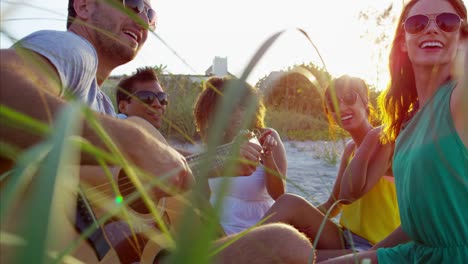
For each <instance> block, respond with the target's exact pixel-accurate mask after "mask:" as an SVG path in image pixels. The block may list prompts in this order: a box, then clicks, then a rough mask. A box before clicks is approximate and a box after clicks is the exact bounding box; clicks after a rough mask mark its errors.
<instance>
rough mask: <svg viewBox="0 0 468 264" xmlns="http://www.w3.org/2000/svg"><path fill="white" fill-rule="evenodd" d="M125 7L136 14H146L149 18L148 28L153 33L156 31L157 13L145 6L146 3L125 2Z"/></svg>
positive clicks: (134, 0) (139, 0) (141, 0)
mask: <svg viewBox="0 0 468 264" xmlns="http://www.w3.org/2000/svg"><path fill="white" fill-rule="evenodd" d="M123 5H124V7H125V8H128V9H130V10H132V11H133V12H135V13H136V14H140V13H142V12H146V16H147V17H148V28H149V29H150V30H151V31H154V30H155V29H156V11H154V9H152V8H149V7H147V6H146V5H145V1H143V0H123Z"/></svg>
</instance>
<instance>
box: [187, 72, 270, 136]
mask: <svg viewBox="0 0 468 264" xmlns="http://www.w3.org/2000/svg"><path fill="white" fill-rule="evenodd" d="M227 87H236V88H237V89H245V90H244V91H242V92H241V93H239V94H241V95H242V96H241V98H240V99H239V100H238V102H239V104H238V105H237V106H236V107H241V108H243V109H247V108H248V107H249V106H247V105H244V104H245V103H247V102H252V101H255V103H256V104H257V105H256V111H255V116H254V118H253V121H252V125H251V127H250V129H254V128H256V129H260V128H264V127H265V121H264V119H265V112H266V108H265V105H264V104H263V101H262V98H261V95H260V91H259V90H258V89H257V88H255V87H253V86H251V85H250V84H248V83H247V82H244V81H241V80H240V79H237V78H235V77H230V76H226V77H210V78H209V79H208V80H206V82H205V83H204V84H203V91H202V92H201V93H200V95H199V96H198V99H197V100H196V103H195V107H194V110H193V115H194V117H195V125H196V126H197V130H198V131H199V132H200V133H201V134H202V136H206V135H203V133H205V132H204V129H206V128H207V127H208V125H209V124H210V122H211V121H212V119H213V118H214V117H215V111H216V109H217V107H218V104H220V103H221V102H222V96H223V95H224V94H225V92H226V89H227ZM251 98H255V99H256V100H251Z"/></svg>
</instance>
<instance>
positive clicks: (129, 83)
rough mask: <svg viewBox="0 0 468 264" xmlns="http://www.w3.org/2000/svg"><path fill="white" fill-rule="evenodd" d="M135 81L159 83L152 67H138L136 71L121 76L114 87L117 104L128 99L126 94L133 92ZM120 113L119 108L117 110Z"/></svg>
mask: <svg viewBox="0 0 468 264" xmlns="http://www.w3.org/2000/svg"><path fill="white" fill-rule="evenodd" d="M136 82H157V83H159V79H158V76H157V74H156V71H155V70H154V68H152V67H142V68H138V69H137V70H136V72H135V73H134V74H132V75H130V76H128V77H125V78H123V79H122V80H121V81H120V82H119V84H118V85H117V87H116V89H115V90H116V100H117V105H118V104H119V103H120V101H122V100H125V101H126V100H128V95H129V94H132V93H133V92H134V84H135V83H136ZM119 113H120V110H119Z"/></svg>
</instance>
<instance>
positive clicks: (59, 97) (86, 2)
mask: <svg viewBox="0 0 468 264" xmlns="http://www.w3.org/2000/svg"><path fill="white" fill-rule="evenodd" d="M68 10H69V20H68V23H67V31H65V32H58V31H38V32H35V33H32V34H31V35H29V36H27V37H25V38H24V39H22V40H20V41H19V42H17V43H16V44H15V45H14V46H13V47H12V48H10V49H5V50H1V51H0V56H1V60H0V81H1V85H0V94H1V96H0V105H1V106H2V107H8V108H10V109H13V110H15V111H17V112H20V113H22V114H25V115H27V116H29V117H32V118H34V119H36V120H39V121H41V122H43V123H47V124H51V123H53V121H54V118H55V117H56V116H57V115H58V114H59V113H60V111H61V110H62V109H63V108H64V107H66V106H67V102H66V100H65V99H69V98H72V99H75V100H77V101H81V102H83V103H84V104H86V105H87V106H89V107H91V108H92V109H94V110H96V111H98V112H100V113H104V114H106V115H99V114H98V115H96V118H97V120H98V121H99V122H100V124H101V125H102V127H103V128H104V130H105V131H106V132H107V134H108V136H109V137H110V139H112V140H113V142H114V143H115V144H116V145H117V146H118V147H119V149H120V150H121V151H122V153H123V154H124V155H125V156H126V157H127V158H128V159H129V161H130V162H132V163H133V164H135V165H136V166H138V167H140V168H141V169H143V170H145V171H147V172H149V173H151V174H153V175H162V174H166V172H171V173H172V174H171V175H172V177H169V179H167V180H168V182H169V184H172V185H173V186H175V187H176V188H179V189H186V188H187V187H188V186H189V185H190V182H191V181H192V175H191V172H190V169H189V168H188V166H187V162H186V160H185V159H184V158H183V157H182V155H180V154H179V153H178V152H177V151H175V150H174V149H172V148H170V147H167V145H166V144H165V143H163V142H161V141H160V140H157V139H155V138H154V137H152V136H151V135H149V134H148V133H147V132H146V131H144V130H143V129H142V128H140V127H139V126H137V125H134V124H132V123H130V122H126V121H124V120H118V119H117V118H113V117H110V116H109V115H115V110H114V108H113V106H112V103H111V100H109V98H108V97H107V96H106V95H105V94H104V93H103V92H102V91H101V90H100V88H99V86H100V85H102V83H103V82H104V81H105V80H106V79H107V77H108V76H109V75H110V73H111V72H112V70H113V69H115V68H116V67H118V66H120V65H122V64H125V63H127V62H129V61H130V60H132V59H133V58H134V57H135V56H136V54H137V53H138V51H139V50H140V48H141V46H142V45H143V44H144V42H145V41H146V38H147V35H148V29H154V27H155V24H156V23H155V12H154V10H153V9H152V8H151V5H150V3H149V0H148V1H147V0H123V1H120V0H70V1H69V5H68ZM20 95H21V96H20ZM0 127H1V128H2V129H0V139H1V141H2V142H5V143H8V144H11V145H12V146H15V147H17V148H18V149H27V148H29V147H31V146H33V145H34V144H36V143H38V142H40V141H41V137H39V136H38V135H36V134H32V133H28V132H26V131H25V130H23V129H18V128H16V127H14V126H11V124H9V123H7V122H6V120H5V119H4V118H0ZM129 135H132V136H131V137H130V136H129ZM81 136H82V137H84V138H85V139H87V140H88V141H89V142H91V143H92V144H93V145H94V146H96V147H98V148H101V149H104V150H107V149H108V148H107V146H106V144H105V143H104V141H103V140H102V139H101V137H100V136H99V135H98V133H97V132H96V131H95V130H94V129H93V128H92V126H91V125H90V124H88V123H87V122H84V123H83V129H82V130H81ZM0 159H1V163H0V173H1V174H2V175H3V173H4V172H6V171H7V170H9V169H11V167H12V165H13V164H14V162H15V160H10V159H6V158H0ZM80 163H81V164H82V165H97V164H98V161H97V160H96V158H95V157H94V156H93V155H90V154H87V153H84V152H83V153H82V155H81V159H80ZM254 167H255V166H254ZM7 180H8V179H7ZM2 186H5V185H2ZM56 189H57V188H56ZM150 191H151V192H153V193H155V194H156V195H161V191H160V190H159V189H158V188H153V189H151V190H150ZM20 203H21V202H20ZM9 218H14V216H12V217H9ZM8 220H10V219H8ZM13 220H14V219H13ZM13 220H12V221H7V222H6V223H7V224H10V222H13V223H12V226H7V225H4V224H3V223H2V231H5V230H7V231H12V230H14V228H15V226H14V225H15V224H14V222H15V221H13ZM61 220H63V222H70V221H72V220H71V219H70V218H63V219H61ZM38 228H41V227H38ZM56 232H58V233H60V234H61V235H63V236H62V238H63V239H59V238H58V237H55V238H54V240H55V241H54V242H56V243H55V244H54V246H51V247H49V248H48V249H49V250H54V252H62V250H64V249H65V248H67V247H68V246H69V245H70V243H71V242H70V241H77V240H78V237H77V236H76V232H75V231H74V230H73V229H70V227H69V226H66V227H65V226H62V227H61V229H60V230H56ZM297 237H299V239H289V241H288V244H289V245H291V246H294V249H295V250H291V251H284V252H279V253H277V251H278V250H277V249H281V247H282V245H284V244H283V243H278V241H281V239H282V238H297ZM59 240H60V241H59ZM258 241H264V242H265V243H262V245H261V246H262V247H266V248H270V249H271V252H275V253H274V254H273V253H272V254H270V255H268V256H263V255H260V256H257V258H265V257H266V258H268V257H269V259H270V260H272V258H273V259H289V260H291V259H298V258H299V259H307V257H308V252H309V251H307V250H309V249H310V248H311V246H310V243H309V242H308V240H307V239H306V238H304V237H301V236H300V234H298V232H297V231H296V230H294V229H292V228H291V227H287V226H279V225H277V226H273V227H262V228H260V229H258V230H255V231H252V232H251V233H249V234H248V235H246V236H245V237H244V238H241V239H240V240H238V241H237V242H236V243H234V244H233V245H231V246H230V247H229V248H228V249H226V250H223V251H222V252H221V253H220V258H221V259H223V260H231V261H234V260H238V262H239V263H245V262H246V261H247V259H249V257H251V256H252V255H255V254H238V253H237V252H242V251H243V250H242V249H248V248H250V249H252V248H255V247H254V246H255V245H256V244H258ZM82 244H84V243H82ZM4 247H6V245H4V244H3V243H2V249H1V250H2V252H4V253H5V252H8V253H9V254H10V255H11V254H15V253H18V252H15V251H16V250H15V249H16V248H8V249H7V248H4ZM301 248H302V249H304V248H306V251H304V250H300V249H301ZM4 249H5V250H4ZM297 251H300V252H297ZM304 252H307V254H305V255H304V254H303V253H304ZM298 253H302V254H298ZM9 254H0V255H1V259H2V261H1V262H2V263H3V262H5V263H8V257H9V256H8V255H9ZM74 256H75V257H77V258H79V259H80V260H82V261H84V262H86V263H95V262H97V259H98V256H97V254H96V252H95V251H93V249H91V248H89V247H86V246H80V247H79V248H78V249H77V250H76V251H75V254H74ZM10 257H11V256H10ZM3 260H5V261H3ZM269 262H270V263H271V262H272V261H268V260H265V261H263V263H269Z"/></svg>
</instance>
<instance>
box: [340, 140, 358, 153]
mask: <svg viewBox="0 0 468 264" xmlns="http://www.w3.org/2000/svg"><path fill="white" fill-rule="evenodd" d="M355 149H356V143H354V141H353V140H352V139H351V140H348V142H346V144H345V147H344V151H343V156H345V155H349V154H350V153H352V152H353V151H354V150H355Z"/></svg>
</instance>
